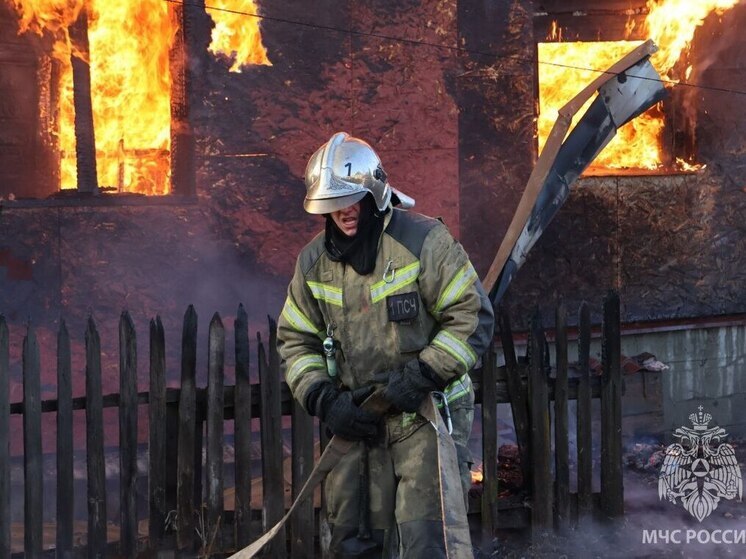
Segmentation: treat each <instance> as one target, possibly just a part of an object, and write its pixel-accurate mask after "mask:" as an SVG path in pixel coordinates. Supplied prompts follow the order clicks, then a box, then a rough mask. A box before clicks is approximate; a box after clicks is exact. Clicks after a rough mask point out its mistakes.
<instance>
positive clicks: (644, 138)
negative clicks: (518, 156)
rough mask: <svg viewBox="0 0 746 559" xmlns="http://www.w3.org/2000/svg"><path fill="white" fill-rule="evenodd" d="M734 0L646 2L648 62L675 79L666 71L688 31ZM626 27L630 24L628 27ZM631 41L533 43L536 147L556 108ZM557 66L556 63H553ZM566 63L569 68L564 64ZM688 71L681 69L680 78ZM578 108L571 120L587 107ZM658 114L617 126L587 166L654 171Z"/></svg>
mask: <svg viewBox="0 0 746 559" xmlns="http://www.w3.org/2000/svg"><path fill="white" fill-rule="evenodd" d="M737 3H738V0H649V1H648V11H649V12H648V16H647V18H646V20H645V30H646V32H647V34H648V35H649V36H650V37H651V38H652V39H653V40H654V41H655V43H656V44H657V45H658V47H659V48H660V50H659V51H658V52H657V53H656V54H655V55H654V56H653V57H652V62H653V65H654V66H655V67H656V68H657V69H658V71H659V72H660V73H661V74H662V75H663V76H665V77H666V78H667V79H675V77H674V76H673V75H672V74H673V72H672V69H673V68H674V66H675V65H676V63H677V62H678V61H679V60H680V59H681V57H682V55H683V54H686V52H687V50H688V48H689V45H690V44H691V40H692V38H693V36H694V32H695V30H696V29H697V27H699V26H700V25H702V23H703V22H704V20H705V18H706V17H707V15H708V14H710V13H712V12H713V11H714V12H716V13H718V14H721V13H722V12H723V11H724V10H726V9H728V8H730V7H732V6H734V5H735V4H737ZM628 29H631V27H629V26H628ZM551 35H552V36H551V37H549V39H550V40H556V39H557V37H560V38H559V40H561V30H559V31H558V30H557V29H556V26H553V27H552V32H551ZM639 44H640V42H635V41H613V42H582V43H581V42H578V43H539V62H540V64H539V120H538V131H539V149H541V148H543V146H544V143H545V142H546V138H547V137H548V135H549V132H550V130H551V128H552V125H553V124H554V122H555V120H556V119H557V110H558V109H559V108H561V107H562V106H563V105H564V104H565V103H567V102H568V101H569V100H570V99H571V98H572V97H574V96H575V95H576V94H577V93H578V92H579V91H580V90H581V89H582V88H583V87H585V86H586V85H587V84H588V83H590V81H592V80H593V79H594V78H596V77H597V76H598V72H594V71H590V70H580V69H575V68H594V69H596V70H600V71H603V70H605V69H607V68H608V67H609V66H611V65H612V64H613V63H614V62H616V61H617V60H618V59H619V58H621V57H622V56H623V55H624V54H626V53H627V52H629V51H630V50H632V49H633V48H634V47H636V46H637V45H639ZM552 64H558V65H559V66H553V65H552ZM566 66H570V67H571V68H568V67H566ZM691 72H692V67H691V66H689V67H687V68H686V69H685V70H684V75H685V77H686V78H688V77H689V75H690V74H691ZM589 104H590V101H589V102H588V103H587V104H586V105H585V106H584V107H583V108H582V109H581V110H580V112H579V113H578V115H577V117H576V119H577V118H578V117H580V116H581V115H582V114H583V113H584V112H585V110H586V109H587V107H588V105H589ZM663 125H664V124H663V115H662V112H661V110H660V107H659V106H656V107H654V108H653V109H651V110H649V111H648V112H646V113H645V114H643V115H640V117H638V118H636V119H635V120H633V121H631V122H630V123H628V124H626V125H625V126H624V127H622V128H621V129H620V130H619V131H618V132H617V135H616V137H615V138H614V139H613V140H611V142H609V144H608V145H607V146H606V147H605V148H604V150H603V151H602V152H601V153H600V154H599V156H598V158H597V159H596V160H595V161H594V162H593V165H592V167H591V168H592V169H598V168H607V169H622V168H636V169H656V168H658V167H660V166H661V165H662V164H663V161H662V148H661V146H662V134H663ZM677 163H678V166H679V168H680V169H683V170H692V169H696V168H698V167H697V166H693V165H691V164H686V165H682V163H683V161H682V160H680V159H679V160H677Z"/></svg>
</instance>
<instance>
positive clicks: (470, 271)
mask: <svg viewBox="0 0 746 559" xmlns="http://www.w3.org/2000/svg"><path fill="white" fill-rule="evenodd" d="M476 279H477V271H476V270H475V269H474V266H472V265H471V262H467V263H466V264H465V265H464V266H463V267H462V268H461V269H460V270H459V271H458V272H457V273H456V275H455V276H453V279H451V281H450V282H449V283H448V285H447V286H446V288H445V289H444V290H443V293H441V294H440V297H438V301H437V302H436V303H435V307H434V308H433V312H436V313H440V312H443V309H445V308H447V307H449V306H450V305H452V304H453V303H455V302H456V301H458V300H459V299H461V296H462V295H463V294H464V291H466V290H467V289H468V288H469V287H470V286H471V285H472V284H473V283H474V282H475V281H476Z"/></svg>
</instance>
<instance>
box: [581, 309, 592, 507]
mask: <svg viewBox="0 0 746 559" xmlns="http://www.w3.org/2000/svg"><path fill="white" fill-rule="evenodd" d="M590 358H591V314H590V309H589V308H588V304H587V303H586V302H583V303H581V304H580V309H579V311H578V368H579V369H580V374H579V378H578V400H577V415H578V417H577V441H578V521H579V522H581V521H583V520H584V519H585V518H586V517H588V516H589V515H590V513H591V508H592V501H591V487H592V486H591V484H592V479H593V463H592V461H591V451H592V450H591V449H592V448H593V447H592V432H591V426H592V424H591V389H590Z"/></svg>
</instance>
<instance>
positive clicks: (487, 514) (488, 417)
mask: <svg viewBox="0 0 746 559" xmlns="http://www.w3.org/2000/svg"><path fill="white" fill-rule="evenodd" d="M495 359H496V355H495V346H494V344H492V343H491V344H490V345H489V347H488V348H487V351H486V352H485V354H484V357H483V358H482V363H483V366H482V468H483V471H482V476H483V477H482V490H483V491H482V511H481V513H482V550H483V551H484V552H485V553H488V554H491V553H492V551H493V543H492V542H493V540H494V538H495V529H496V528H497V492H498V487H497V378H496V376H497V374H496V373H497V363H495Z"/></svg>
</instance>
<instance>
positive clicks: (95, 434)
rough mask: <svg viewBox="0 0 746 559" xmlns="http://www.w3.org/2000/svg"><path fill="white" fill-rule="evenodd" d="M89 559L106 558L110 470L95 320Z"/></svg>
mask: <svg viewBox="0 0 746 559" xmlns="http://www.w3.org/2000/svg"><path fill="white" fill-rule="evenodd" d="M85 348H86V366H85V378H86V400H87V401H86V408H85V409H86V414H85V420H86V454H87V465H86V470H87V475H88V480H87V485H88V487H87V489H88V557H91V558H99V557H106V469H105V464H104V430H103V425H104V410H103V396H102V391H101V340H100V338H99V335H98V330H96V324H95V322H94V321H93V318H92V317H88V325H87V327H86V332H85Z"/></svg>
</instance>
